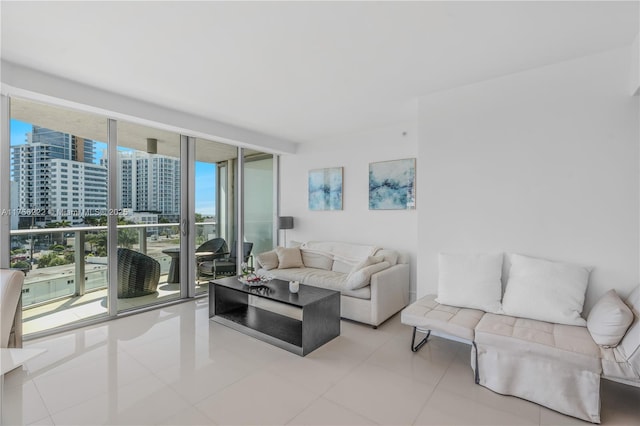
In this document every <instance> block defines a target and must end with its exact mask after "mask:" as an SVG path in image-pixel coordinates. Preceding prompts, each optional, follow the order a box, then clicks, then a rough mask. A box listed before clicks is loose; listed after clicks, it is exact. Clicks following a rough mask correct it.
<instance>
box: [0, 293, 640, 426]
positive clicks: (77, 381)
mask: <svg viewBox="0 0 640 426" xmlns="http://www.w3.org/2000/svg"><path fill="white" fill-rule="evenodd" d="M341 328H342V333H341V335H340V337H338V338H336V339H334V340H332V341H331V342H329V343H327V344H326V345H324V346H322V347H320V348H319V349H317V350H316V351H314V352H312V353H311V354H309V355H307V356H306V357H299V356H297V355H294V354H291V353H289V352H287V351H284V350H282V349H279V348H277V347H274V346H272V345H269V344H267V343H265V342H262V341H259V340H256V339H254V338H251V337H249V336H246V335H244V334H242V333H240V332H237V331H235V330H232V329H230V328H228V327H225V326H223V325H220V324H217V323H214V322H212V321H210V320H209V318H208V300H207V299H206V298H203V299H198V300H195V301H190V302H187V303H182V304H177V305H173V306H169V307H164V308H160V309H157V310H153V311H149V312H145V313H142V314H139V315H131V316H127V317H123V318H120V319H118V320H115V321H110V322H107V323H103V324H98V325H94V326H91V327H86V328H83V329H79V330H74V331H69V332H65V333H60V334H57V335H54V336H50V337H47V338H42V339H37V340H31V341H27V342H26V343H25V346H26V347H33V348H36V347H40V348H44V349H46V350H47V351H46V352H45V353H44V354H43V355H41V356H39V357H36V358H34V359H32V360H30V361H29V362H27V363H26V365H25V366H24V367H23V369H19V370H15V371H13V372H11V373H10V374H8V375H7V376H6V377H5V387H4V402H5V405H4V410H7V408H6V407H7V405H9V406H10V411H5V413H3V415H5V417H7V418H8V419H10V420H11V423H14V424H56V425H75V424H77V425H89V424H135V425H151V424H164V425H183V424H187V425H188V424H202V425H207V424H286V423H290V424H311V425H312V424H323V425H332V424H335V425H340V424H349V425H357V424H394V425H395V424H411V423H412V422H416V423H417V424H456V425H462V424H491V425H494V424H513V425H520V424H523V425H528V424H540V425H560V424H587V423H585V422H582V421H580V420H578V419H574V418H571V417H567V416H564V415H562V414H559V413H556V412H554V411H551V410H548V409H546V408H544V407H540V406H538V405H536V404H533V403H530V402H528V401H525V400H522V399H519V398H514V397H509V396H503V395H499V394H496V393H494V392H492V391H490V390H488V389H486V388H484V387H482V386H479V385H476V384H475V383H474V380H473V372H472V370H471V367H470V347H469V346H468V345H463V344H459V343H456V342H451V341H448V340H445V339H440V338H437V337H432V338H431V340H430V341H429V343H428V344H427V345H426V346H424V347H423V348H422V349H421V350H420V351H419V352H417V353H413V352H411V350H410V348H409V344H410V341H411V328H410V327H407V326H404V325H402V324H401V323H400V319H399V316H398V315H396V316H394V317H393V318H391V319H390V320H389V321H387V322H385V323H384V324H382V325H381V326H380V327H379V328H378V329H377V330H374V329H373V328H372V327H370V326H367V325H363V324H358V323H354V322H351V321H343V322H342V327H341ZM601 393H602V421H603V424H604V425H623V424H625V425H628V424H634V425H635V424H640V404H638V401H640V389H638V388H634V387H631V386H626V385H621V384H617V383H612V382H608V381H604V382H603V385H602V391H601ZM8 416H10V417H8Z"/></svg>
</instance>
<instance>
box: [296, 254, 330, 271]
mask: <svg viewBox="0 0 640 426" xmlns="http://www.w3.org/2000/svg"><path fill="white" fill-rule="evenodd" d="M300 253H302V263H304V266H305V267H306V268H317V269H323V270H325V271H330V270H331V267H332V266H333V259H332V258H331V257H329V256H326V255H324V254H321V253H314V252H312V251H308V250H305V249H300Z"/></svg>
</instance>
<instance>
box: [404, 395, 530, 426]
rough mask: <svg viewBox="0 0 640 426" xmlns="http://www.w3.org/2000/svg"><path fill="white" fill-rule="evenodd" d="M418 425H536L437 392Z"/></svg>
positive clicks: (424, 410)
mask: <svg viewBox="0 0 640 426" xmlns="http://www.w3.org/2000/svg"><path fill="white" fill-rule="evenodd" d="M414 424H416V425H505V426H507V425H508V426H515V425H536V424H538V420H537V419H536V420H535V421H531V420H529V419H527V418H524V417H521V416H518V415H516V414H512V413H508V412H506V411H501V410H498V409H496V408H493V407H490V406H488V405H485V404H482V403H479V402H476V401H474V400H471V399H468V398H465V397H463V396H460V395H457V394H454V393H451V392H448V391H446V390H441V389H438V390H436V391H435V392H434V393H433V395H432V396H431V398H429V401H428V402H427V404H426V406H425V407H424V409H423V410H422V412H420V415H419V416H418V418H417V419H416V421H415V423H414Z"/></svg>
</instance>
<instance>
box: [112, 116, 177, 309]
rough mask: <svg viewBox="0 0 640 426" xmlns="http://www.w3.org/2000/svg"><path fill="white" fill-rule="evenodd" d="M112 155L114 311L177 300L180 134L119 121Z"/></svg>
mask: <svg viewBox="0 0 640 426" xmlns="http://www.w3.org/2000/svg"><path fill="white" fill-rule="evenodd" d="M116 157H117V158H116V164H113V165H111V167H116V170H117V176H118V183H117V190H116V191H117V197H116V199H117V201H116V207H115V210H114V212H113V213H114V214H117V228H118V232H117V236H118V244H117V246H118V248H117V261H118V277H117V283H116V285H117V299H118V310H119V311H123V310H130V309H135V308H140V307H143V306H148V305H152V304H156V303H162V302H166V301H170V300H176V299H179V298H180V297H181V279H180V258H181V256H182V253H181V251H180V239H181V232H180V208H181V203H182V196H181V195H182V194H181V185H180V182H181V167H182V166H181V159H180V135H179V134H176V133H172V132H167V131H163V130H160V129H156V128H152V127H147V126H141V125H138V124H133V123H128V122H126V121H119V122H118V148H117V153H116Z"/></svg>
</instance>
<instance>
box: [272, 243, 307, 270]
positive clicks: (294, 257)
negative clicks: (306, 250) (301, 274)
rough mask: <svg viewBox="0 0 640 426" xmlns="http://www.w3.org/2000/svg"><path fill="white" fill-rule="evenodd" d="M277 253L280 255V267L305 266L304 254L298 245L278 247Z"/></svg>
mask: <svg viewBox="0 0 640 426" xmlns="http://www.w3.org/2000/svg"><path fill="white" fill-rule="evenodd" d="M276 254H277V255H278V269H288V268H302V267H304V263H302V254H301V253H300V249H299V248H298V247H293V248H285V247H278V248H276Z"/></svg>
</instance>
